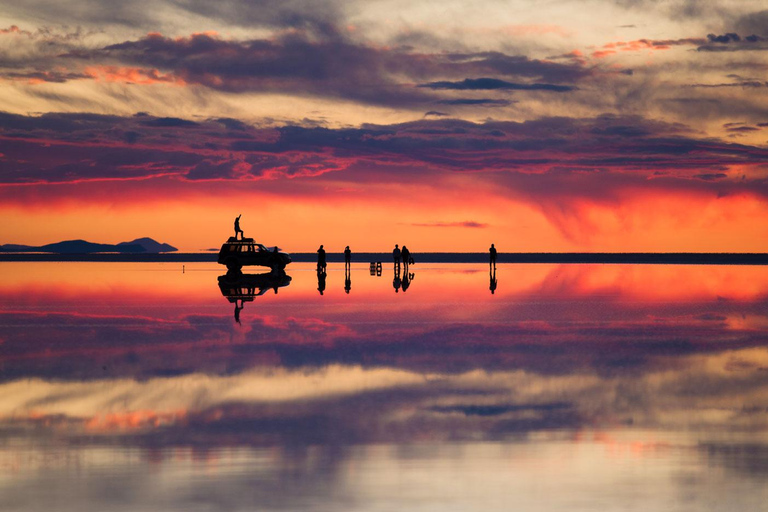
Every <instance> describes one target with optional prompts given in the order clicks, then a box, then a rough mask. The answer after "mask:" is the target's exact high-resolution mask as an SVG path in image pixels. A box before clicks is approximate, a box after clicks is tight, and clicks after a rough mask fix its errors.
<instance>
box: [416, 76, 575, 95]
mask: <svg viewBox="0 0 768 512" xmlns="http://www.w3.org/2000/svg"><path fill="white" fill-rule="evenodd" d="M419 87H427V88H429V89H450V90H456V91H488V90H510V91H553V92H568V91H573V90H574V89H576V88H575V87H573V86H569V85H555V84H539V83H534V84H520V83H513V82H507V81H505V80H499V79H496V78H465V79H464V80H462V81H460V82H447V81H440V82H430V83H426V84H420V85H419Z"/></svg>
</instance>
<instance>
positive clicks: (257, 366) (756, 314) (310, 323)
mask: <svg viewBox="0 0 768 512" xmlns="http://www.w3.org/2000/svg"><path fill="white" fill-rule="evenodd" d="M411 272H412V273H413V276H412V277H411V276H408V277H409V278H410V279H409V278H405V277H406V276H405V274H401V275H400V276H399V278H396V277H395V276H394V274H393V271H392V268H391V267H388V266H385V268H384V271H383V273H382V275H381V276H375V275H373V276H372V275H370V272H369V269H368V266H367V264H366V265H362V264H356V265H353V268H352V270H351V272H350V273H349V274H347V275H345V271H344V268H343V265H341V264H338V265H337V264H331V265H329V267H328V272H327V275H326V276H324V277H323V276H318V275H317V274H316V272H315V270H314V267H313V266H312V265H309V264H292V265H291V266H290V267H289V270H288V274H289V276H290V280H286V279H283V278H280V279H275V278H274V277H272V278H270V277H268V276H261V277H250V278H249V277H246V278H244V279H235V278H226V277H224V278H223V280H222V282H221V283H220V282H219V279H218V278H219V276H222V268H221V267H220V266H218V265H214V264H209V263H187V264H185V265H184V268H183V272H182V264H177V263H172V264H171V263H166V264H162V263H141V264H138V263H74V262H71V263H42V262H40V263H2V264H0V275H2V280H1V282H0V495H2V496H3V500H2V501H1V502H0V509H2V510H51V509H55V510H78V511H82V510H105V509H109V510H159V509H163V510H210V509H226V510H256V509H258V510H342V511H347V510H350V511H351V510H510V509H515V510H569V511H572V510H660V509H663V510H763V509H766V506H765V505H764V503H765V502H766V499H767V498H768V491H766V485H765V484H766V481H767V480H768V435H767V434H768V430H767V429H766V427H768V350H767V349H766V341H768V307H767V306H768V268H765V267H761V266H738V267H729V266H662V265H534V264H528V265H512V264H504V265H499V267H498V269H497V271H496V275H495V279H494V276H493V274H490V273H489V269H488V267H487V266H485V265H473V264H425V265H416V266H414V267H412V268H411ZM404 278H405V279H404ZM404 282H405V284H406V286H405V288H406V289H405V290H403V284H404ZM275 289H276V291H275ZM321 291H322V294H321V293H320V292H321ZM492 291H493V293H491V292H492ZM262 292H263V293H262ZM347 292H348V293H347Z"/></svg>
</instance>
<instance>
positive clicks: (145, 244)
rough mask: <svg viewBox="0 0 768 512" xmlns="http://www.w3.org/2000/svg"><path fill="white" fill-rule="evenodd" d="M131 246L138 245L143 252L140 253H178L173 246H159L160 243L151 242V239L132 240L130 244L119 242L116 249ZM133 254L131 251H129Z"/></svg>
mask: <svg viewBox="0 0 768 512" xmlns="http://www.w3.org/2000/svg"><path fill="white" fill-rule="evenodd" d="M131 245H138V246H140V247H142V248H143V249H144V250H143V251H140V252H149V253H156V252H175V251H178V249H176V248H175V247H174V246H172V245H168V244H161V243H160V242H156V241H154V240H152V239H151V238H147V237H144V238H137V239H136V240H133V241H132V242H120V243H119V244H117V246H118V247H128V246H131ZM130 252H133V251H130Z"/></svg>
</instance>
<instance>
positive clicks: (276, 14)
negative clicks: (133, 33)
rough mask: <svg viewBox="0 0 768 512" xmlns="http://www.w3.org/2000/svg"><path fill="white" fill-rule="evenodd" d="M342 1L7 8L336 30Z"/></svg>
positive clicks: (123, 20)
mask: <svg viewBox="0 0 768 512" xmlns="http://www.w3.org/2000/svg"><path fill="white" fill-rule="evenodd" d="M343 6H344V3H342V2H338V1H334V0H317V1H312V2H306V1H302V0H284V1H281V2H278V3H275V2H270V1H267V0H225V1H221V2H218V3H217V5H216V7H215V8H214V7H213V6H211V5H210V3H208V2H205V1H203V0H159V1H156V0H155V1H149V0H123V1H120V2H103V1H101V0H78V1H76V2H75V1H68V0H62V1H60V2H50V1H48V0H29V1H25V2H16V3H14V4H13V5H9V6H8V9H6V13H7V14H9V15H13V16H16V17H18V18H21V19H30V18H31V19H35V20H40V21H42V22H43V23H45V24H49V25H50V24H66V25H72V26H82V25H84V24H85V25H95V26H99V27H105V26H106V27H110V26H124V27H130V28H134V29H137V30H141V31H143V32H147V31H151V30H162V29H163V28H166V27H167V24H168V23H169V22H171V21H173V20H178V19H182V18H184V19H189V18H191V17H193V16H199V17H200V18H204V19H205V20H206V22H207V24H208V25H209V26H210V25H214V26H215V25H224V24H226V25H234V26H238V27H247V28H253V27H261V28H270V29H278V30H280V29H302V30H310V31H312V32H313V33H317V34H320V35H329V34H330V35H336V34H337V28H336V27H337V24H338V23H340V22H342V21H343V20H344V18H345V17H346V16H345V14H344V10H343Z"/></svg>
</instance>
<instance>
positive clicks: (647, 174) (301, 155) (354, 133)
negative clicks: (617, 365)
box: [0, 0, 768, 252]
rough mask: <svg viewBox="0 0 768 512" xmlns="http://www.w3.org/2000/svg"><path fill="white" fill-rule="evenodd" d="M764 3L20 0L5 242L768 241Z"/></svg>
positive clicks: (660, 247)
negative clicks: (236, 224) (236, 231)
mask: <svg viewBox="0 0 768 512" xmlns="http://www.w3.org/2000/svg"><path fill="white" fill-rule="evenodd" d="M765 9H766V4H765V2H764V0H737V1H694V0H665V1H650V0H591V1H575V0H570V1H569V0H552V1H548V2H534V1H531V0H526V1H522V0H507V1H493V0H488V1H483V2H479V3H478V2H469V1H466V0H441V1H440V2H434V1H421V2H412V1H407V2H406V1H402V0H389V1H385V0H382V1H368V2H361V1H344V2H342V1H334V0H284V1H280V2H274V1H264V0H220V1H218V2H209V1H205V0H152V1H149V0H123V1H120V2H116V1H104V0H56V1H52V0H25V1H23V2H6V4H5V5H4V6H3V9H1V10H0V217H1V218H2V219H3V222H2V225H1V226H0V244H5V243H17V244H30V245H38V244H45V243H49V242H56V241H60V240H67V239H76V238H83V239H86V240H89V241H94V242H103V243H116V242H121V241H125V240H132V239H134V238H137V237H142V236H150V237H152V238H155V239H156V240H158V241H161V242H167V243H170V244H172V245H174V246H176V247H178V248H179V249H180V250H182V251H190V252H194V251H200V250H206V249H210V248H218V247H219V246H220V244H221V243H222V241H223V240H224V239H225V238H226V237H227V236H230V234H231V233H232V221H233V219H234V217H235V216H236V215H238V214H241V213H242V219H241V226H242V228H243V229H244V231H245V234H246V236H253V237H255V238H256V239H257V240H258V241H261V242H263V243H265V244H267V245H274V244H278V245H280V246H281V247H283V248H284V249H286V250H288V251H289V252H290V251H293V252H300V251H313V250H315V249H316V248H317V246H318V245H319V244H324V245H325V246H326V249H328V250H330V251H332V252H338V251H341V250H342V249H343V248H344V246H345V245H350V246H352V249H353V250H357V251H386V250H389V249H391V247H392V246H393V245H394V244H395V243H400V244H403V243H406V244H407V245H408V246H409V247H412V248H413V250H414V251H416V252H419V251H422V252H423V251H459V252H472V251H484V250H486V249H487V247H488V246H489V245H490V243H491V242H493V243H495V244H496V246H497V247H498V248H499V250H500V251H502V252H518V251H523V252H527V251H555V252H558V251H694V252H697V251H711V252H727V251H732V252H764V251H768V200H767V199H766V198H767V197H768V10H765Z"/></svg>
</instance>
